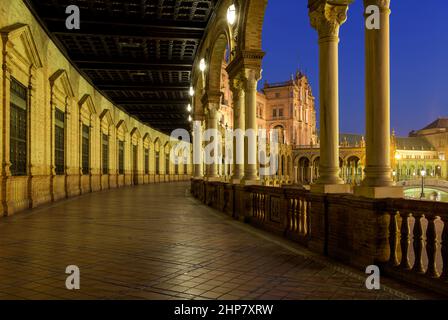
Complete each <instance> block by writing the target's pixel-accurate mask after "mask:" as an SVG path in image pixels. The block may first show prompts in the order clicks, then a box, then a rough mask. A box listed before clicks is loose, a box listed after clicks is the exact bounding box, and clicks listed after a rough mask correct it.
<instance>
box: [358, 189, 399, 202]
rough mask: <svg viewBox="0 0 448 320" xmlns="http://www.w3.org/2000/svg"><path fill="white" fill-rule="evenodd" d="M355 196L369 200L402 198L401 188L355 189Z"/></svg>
mask: <svg viewBox="0 0 448 320" xmlns="http://www.w3.org/2000/svg"><path fill="white" fill-rule="evenodd" d="M354 194H355V196H357V197H365V198H371V199H385V198H394V199H397V198H403V197H404V190H403V187H396V186H392V187H364V186H361V187H355V192H354Z"/></svg>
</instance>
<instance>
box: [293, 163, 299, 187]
mask: <svg viewBox="0 0 448 320" xmlns="http://www.w3.org/2000/svg"><path fill="white" fill-rule="evenodd" d="M298 173H299V168H298V167H297V166H294V184H298V183H299V181H298V180H297V175H298Z"/></svg>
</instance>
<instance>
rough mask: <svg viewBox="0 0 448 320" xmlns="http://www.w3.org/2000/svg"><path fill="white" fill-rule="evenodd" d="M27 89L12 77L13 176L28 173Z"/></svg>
mask: <svg viewBox="0 0 448 320" xmlns="http://www.w3.org/2000/svg"><path fill="white" fill-rule="evenodd" d="M27 95H28V93H27V89H26V87H24V86H22V85H21V84H20V83H19V82H17V81H16V80H15V79H11V110H10V138H9V144H10V147H9V148H10V150H9V152H10V154H9V155H10V161H11V174H12V175H13V176H24V175H26V160H27V131H28V130H27V127H28V124H27Z"/></svg>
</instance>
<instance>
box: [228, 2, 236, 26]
mask: <svg viewBox="0 0 448 320" xmlns="http://www.w3.org/2000/svg"><path fill="white" fill-rule="evenodd" d="M235 21H236V7H235V5H234V4H232V5H231V6H230V7H229V9H227V22H228V23H229V24H230V25H231V26H233V25H234V24H235Z"/></svg>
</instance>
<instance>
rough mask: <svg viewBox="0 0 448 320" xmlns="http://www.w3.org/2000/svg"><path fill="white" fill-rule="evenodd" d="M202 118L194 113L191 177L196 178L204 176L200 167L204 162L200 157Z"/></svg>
mask: <svg viewBox="0 0 448 320" xmlns="http://www.w3.org/2000/svg"><path fill="white" fill-rule="evenodd" d="M202 118H203V117H202V116H198V115H195V117H194V122H193V166H194V167H193V170H194V173H193V179H197V180H201V179H203V178H204V175H203V168H202V166H203V163H204V159H203V157H202V142H203V136H202V135H203V132H202Z"/></svg>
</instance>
